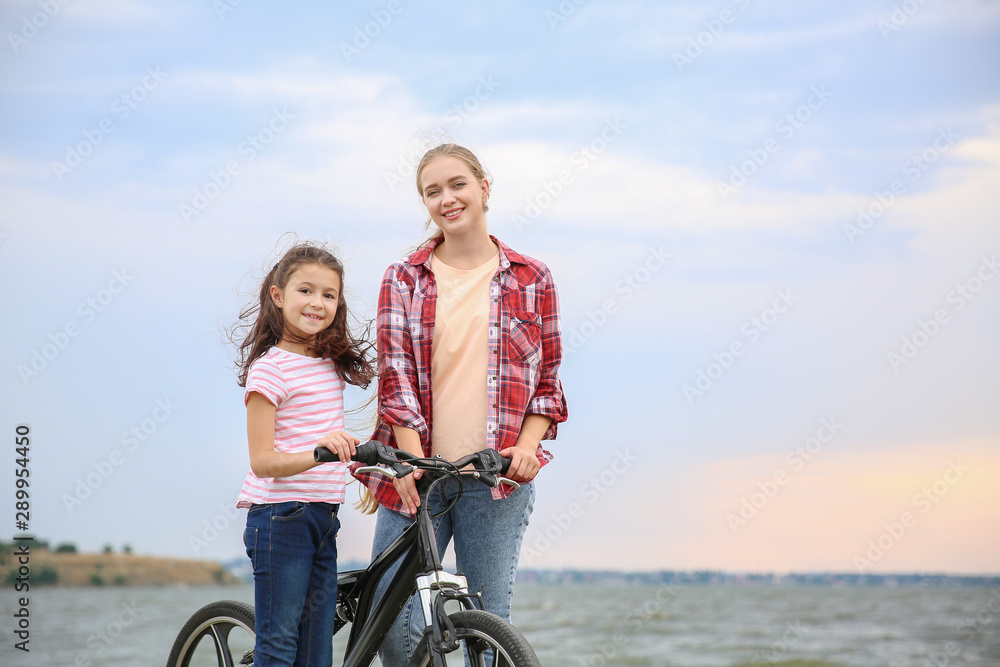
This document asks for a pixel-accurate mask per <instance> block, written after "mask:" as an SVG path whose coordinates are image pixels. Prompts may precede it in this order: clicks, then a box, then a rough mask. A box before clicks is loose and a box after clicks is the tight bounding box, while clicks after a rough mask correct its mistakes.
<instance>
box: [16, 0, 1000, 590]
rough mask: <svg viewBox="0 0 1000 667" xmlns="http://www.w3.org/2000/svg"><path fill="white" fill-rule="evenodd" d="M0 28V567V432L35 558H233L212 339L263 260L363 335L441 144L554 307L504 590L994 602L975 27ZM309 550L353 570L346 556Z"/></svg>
mask: <svg viewBox="0 0 1000 667" xmlns="http://www.w3.org/2000/svg"><path fill="white" fill-rule="evenodd" d="M0 27H2V33H3V41H4V43H3V44H2V45H0V100H2V109H3V111H2V113H3V120H4V122H3V123H2V125H0V201H2V202H3V204H2V206H0V277H2V280H3V284H4V285H5V286H6V289H4V290H3V291H2V296H0V299H2V301H0V303H2V312H3V313H4V314H3V326H2V327H0V349H3V351H4V352H3V363H2V365H0V402H2V405H3V408H2V411H0V414H2V419H0V431H2V433H4V434H5V435H4V438H5V439H6V441H7V442H8V449H7V451H8V455H7V456H6V457H4V458H3V459H2V460H0V488H2V489H4V491H3V496H4V499H3V501H2V505H0V506H2V508H3V510H4V511H3V514H4V516H5V517H6V518H5V521H6V522H7V523H6V525H7V527H6V528H5V529H4V531H3V533H4V536H5V539H9V538H10V537H12V536H14V535H19V534H22V532H23V531H22V530H21V528H19V527H18V524H17V523H16V521H17V520H23V517H16V516H15V511H16V507H15V502H18V501H17V499H16V489H17V487H16V479H17V477H16V475H17V470H18V469H20V468H21V467H23V466H22V464H21V463H19V462H18V459H20V458H22V456H21V454H18V453H17V452H16V447H15V446H14V444H15V438H16V437H17V435H18V433H20V432H25V431H26V432H27V433H28V437H29V439H30V446H29V451H28V452H27V453H28V455H29V456H28V458H29V461H27V462H26V463H27V468H28V469H29V470H30V478H29V479H30V487H29V491H30V496H29V498H28V499H27V500H26V501H24V500H22V501H21V502H27V503H29V504H28V505H27V506H24V507H27V511H28V513H29V515H30V516H29V518H28V521H27V523H28V531H30V532H31V533H33V534H35V535H37V536H39V537H40V538H43V539H46V540H49V541H50V542H51V543H53V544H54V545H55V544H61V543H65V542H69V543H73V544H75V545H77V547H78V548H79V549H80V550H83V551H98V550H100V549H102V548H103V547H104V546H105V545H111V546H112V547H113V548H114V549H115V550H119V549H121V548H123V547H124V546H125V545H128V546H129V547H131V548H132V550H133V551H134V552H135V553H141V554H156V555H165V556H177V557H187V558H208V559H219V560H230V559H235V558H239V557H240V556H241V555H242V554H243V546H242V529H243V525H244V516H245V514H244V512H243V511H242V510H240V511H237V510H236V509H235V501H236V497H237V494H238V492H239V489H240V485H241V483H242V480H243V478H244V476H245V474H246V471H247V469H248V455H247V445H246V440H245V409H244V406H243V402H242V390H241V389H240V388H239V387H238V386H237V382H236V375H235V371H234V361H235V356H236V354H235V348H234V346H233V344H232V343H231V342H230V340H229V339H228V336H227V331H228V330H230V328H231V327H232V326H233V325H234V324H235V323H236V321H237V318H238V314H239V311H240V308H241V305H243V304H245V303H247V300H248V299H249V298H252V295H253V292H254V291H255V290H256V289H257V281H259V280H260V279H261V277H262V269H263V268H264V267H269V266H270V265H271V264H273V263H274V261H275V260H276V256H277V255H278V254H279V253H280V251H281V249H283V248H285V247H287V246H288V244H289V243H291V242H292V240H293V239H295V238H297V239H302V240H316V241H323V242H326V243H329V244H331V245H332V246H334V247H335V248H336V249H337V252H338V253H339V255H340V256H341V257H342V258H343V260H344V262H345V264H346V266H347V273H346V281H345V282H346V284H345V287H346V294H345V298H346V302H347V303H348V304H349V307H350V308H351V309H352V312H353V313H354V314H355V315H357V316H358V318H359V320H362V321H363V320H365V319H370V318H371V317H372V316H373V314H374V308H375V305H376V297H377V290H378V284H379V280H380V277H381V275H382V272H383V271H384V270H385V268H386V267H387V266H388V265H389V264H390V263H392V262H394V261H396V260H398V259H399V258H401V257H402V256H404V255H405V254H406V253H407V252H408V251H409V250H410V249H412V248H413V247H415V246H416V245H417V244H418V243H419V242H420V241H421V240H422V239H423V238H425V237H426V234H427V232H426V231H425V230H424V227H423V223H424V220H425V219H426V211H425V210H423V208H422V205H421V202H420V199H419V198H418V196H417V193H416V190H415V185H414V180H413V169H414V165H415V163H416V161H417V160H418V159H419V156H420V155H421V154H422V153H423V151H424V150H426V149H427V148H429V147H430V146H432V145H434V144H435V143H437V142H440V141H442V140H450V141H454V142H456V143H460V144H463V145H466V146H468V147H469V148H471V149H472V150H473V151H474V152H476V154H477V155H478V156H479V157H480V158H481V160H482V162H483V163H484V165H485V167H486V168H487V170H488V171H489V173H490V175H491V179H492V181H491V182H492V193H491V200H490V211H489V213H488V224H489V227H490V230H491V233H493V234H495V235H496V236H497V237H498V238H500V239H501V240H503V241H504V242H506V243H507V244H508V245H510V246H511V247H513V248H515V249H516V250H518V251H520V252H523V253H526V254H528V255H531V256H533V257H537V258H539V259H541V260H542V261H544V262H545V263H546V264H547V265H548V266H549V267H550V269H551V270H552V273H553V276H554V278H555V281H556V283H557V285H558V287H559V293H560V298H561V311H562V326H563V334H564V343H565V355H564V360H563V364H562V368H561V371H560V375H561V378H562V381H563V384H564V388H565V392H566V396H567V400H568V405H569V419H568V421H567V422H565V423H564V424H562V425H561V426H560V428H559V434H558V438H557V439H556V440H555V441H552V442H549V443H546V447H547V448H548V449H549V450H550V451H551V452H552V453H553V454H554V455H555V459H554V461H553V462H552V463H551V464H550V465H549V466H547V467H546V468H545V469H543V470H542V471H541V473H540V474H539V477H538V479H537V500H536V504H535V509H534V513H533V515H532V518H531V524H530V526H529V527H528V531H527V533H526V534H525V538H524V545H523V549H522V558H521V564H522V567H532V568H618V569H625V570H659V569H721V570H726V571H733V572H765V571H766V572H779V573H780V572H809V571H818V570H833V571H838V572H857V573H862V574H863V573H885V572H946V573H954V574H984V573H985V574H996V573H998V572H1000V531H997V530H996V526H997V525H998V524H1000V350H998V347H997V345H996V342H997V340H998V333H1000V263H998V259H1000V43H998V41H997V39H996V36H997V34H998V30H1000V3H997V2H991V1H986V0H980V1H974V0H956V1H955V2H938V1H936V0H926V1H918V0H906V1H904V2H898V1H897V2H890V1H888V0H879V1H876V2H859V1H847V2H841V3H820V2H806V3H778V2H766V1H763V0H760V1H758V0H718V1H714V2H694V1H679V2H669V3H667V2H662V3H660V2H643V1H636V2H602V1H599V0H563V1H562V2H558V3H557V2H555V0H549V1H547V2H541V3H532V2H507V3H485V4H476V3H473V4H470V3H457V2H438V3H416V2H411V1H409V0H390V1H380V2H370V3H319V2H297V3H281V4H276V3H251V2H239V1H237V0H215V1H214V2H211V1H209V0H202V1H199V2H192V1H181V2H173V3H154V2H141V1H139V0H114V1H112V0H108V1H103V2H101V1H93V2H80V1H77V2H62V1H61V0H41V1H33V2H21V1H11V2H6V3H4V4H3V7H2V9H0ZM368 395H369V394H366V393H364V392H361V391H352V392H350V393H349V395H348V401H349V403H351V404H352V405H354V406H361V405H362V404H363V403H364V401H365V400H366V399H367V397H368ZM352 423H353V424H354V429H355V432H356V433H357V435H358V436H359V437H361V438H364V437H365V435H366V433H367V429H368V427H367V426H366V425H365V414H363V413H359V414H357V415H356V417H355V419H354V421H353V422H352ZM356 493H357V487H356V486H352V487H350V488H349V490H348V495H349V497H351V498H352V499H353V498H354V497H356ZM342 521H343V528H342V529H341V532H340V535H339V537H338V544H339V549H340V555H341V558H342V559H360V560H364V559H367V558H368V556H369V551H370V545H371V535H372V532H373V527H374V519H373V518H372V517H370V516H365V515H362V514H360V513H358V512H357V511H355V510H353V509H345V511H344V513H343V516H342Z"/></svg>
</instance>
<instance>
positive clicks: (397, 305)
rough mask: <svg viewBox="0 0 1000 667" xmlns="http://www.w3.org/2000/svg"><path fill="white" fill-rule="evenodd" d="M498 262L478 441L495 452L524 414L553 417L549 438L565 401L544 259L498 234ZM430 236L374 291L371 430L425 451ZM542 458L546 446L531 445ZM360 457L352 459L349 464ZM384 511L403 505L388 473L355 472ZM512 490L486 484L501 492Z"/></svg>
mask: <svg viewBox="0 0 1000 667" xmlns="http://www.w3.org/2000/svg"><path fill="white" fill-rule="evenodd" d="M490 238H491V239H493V242H494V243H496V244H497V245H498V246H499V247H500V266H499V268H498V269H497V273H496V275H494V276H493V280H492V282H491V283H490V321H489V327H488V330H489V334H488V335H489V367H488V369H487V376H486V392H487V412H486V424H485V425H484V426H485V429H486V443H487V446H488V447H490V448H492V449H495V450H497V451H502V450H504V449H507V448H508V447H513V446H514V443H515V442H516V441H517V436H518V434H519V433H520V431H521V424H522V422H523V421H524V417H525V415H529V414H539V415H544V416H546V417H550V418H551V419H552V424H551V425H550V426H549V428H548V430H547V431H546V432H545V435H544V436H543V438H542V439H543V440H551V439H554V438H555V437H556V432H557V426H556V425H557V424H558V423H560V422H563V421H566V399H565V397H564V396H563V390H562V384H561V383H560V382H559V374H558V372H559V363H560V361H561V360H562V335H561V333H560V328H559V295H558V293H557V292H556V286H555V283H554V282H553V281H552V274H551V273H549V269H548V267H546V266H545V265H544V264H543V263H542V262H539V261H538V260H535V259H532V258H530V257H525V256H524V255H521V254H519V253H517V252H514V251H513V250H511V249H510V248H508V247H507V246H506V245H504V244H503V243H502V242H500V241H498V240H497V239H495V238H493V237H490ZM436 245H437V242H436V241H432V242H431V243H428V244H427V245H425V246H423V247H421V248H419V249H418V250H416V251H414V252H413V253H412V254H410V256H409V257H407V258H406V259H405V260H403V261H402V262H397V263H396V264H393V265H392V266H390V267H389V268H388V269H387V270H386V272H385V275H384V276H383V278H382V288H381V290H380V292H379V298H378V319H377V330H378V371H379V382H378V398H379V416H380V418H381V419H380V423H379V425H378V426H377V427H376V429H375V432H374V433H373V434H372V440H378V441H379V442H382V443H383V444H386V445H388V446H390V447H395V446H396V442H395V437H394V436H393V433H392V425H393V424H398V425H399V426H405V427H408V428H411V429H413V430H414V431H416V432H417V433H418V434H419V435H420V442H421V444H422V445H423V449H424V456H428V457H429V456H431V441H432V437H431V434H432V433H433V414H432V410H431V405H432V403H431V397H432V394H431V390H432V388H431V343H432V342H433V340H434V314H435V306H436V303H437V283H436V282H435V280H434V274H433V273H432V272H431V253H432V252H433V250H434V247H435V246H436ZM537 456H538V462H539V463H540V464H541V465H543V466H544V465H545V464H547V463H548V462H549V461H551V460H552V454H550V453H549V452H548V451H546V450H545V449H543V448H542V446H541V445H539V446H538V452H537ZM359 466H360V464H356V465H355V466H354V469H357V468H358V467H359ZM355 477H357V478H358V479H359V480H360V481H361V482H362V483H364V484H365V485H366V486H367V487H368V489H369V490H370V491H371V492H372V493H374V494H375V496H376V497H377V498H378V499H379V502H381V503H382V504H383V505H385V506H386V507H388V508H389V509H393V510H396V511H397V512H400V511H402V504H401V503H400V500H399V495H398V494H397V493H396V489H395V488H394V487H393V485H392V481H391V480H390V479H388V478H387V477H383V476H381V475H371V474H355ZM511 490H512V489H511V488H510V487H508V486H506V485H503V486H501V487H499V488H498V489H494V490H493V497H494V498H495V499H499V498H506V497H507V496H508V495H510V493H511Z"/></svg>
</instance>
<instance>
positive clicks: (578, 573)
mask: <svg viewBox="0 0 1000 667" xmlns="http://www.w3.org/2000/svg"><path fill="white" fill-rule="evenodd" d="M517 582H518V583H523V584H620V585H674V586H698V585H702V586H706V585H707V586H712V585H715V586H834V587H841V586H859V587H862V586H868V587H883V588H913V587H919V588H957V587H996V588H1000V575H957V574H941V573H886V574H854V573H849V572H810V573H788V574H776V573H734V572H722V571H715V570H696V571H695V570H660V571H652V572H624V571H615V570H575V569H567V570H536V569H520V570H518V572H517Z"/></svg>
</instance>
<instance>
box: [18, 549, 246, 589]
mask: <svg viewBox="0 0 1000 667" xmlns="http://www.w3.org/2000/svg"><path fill="white" fill-rule="evenodd" d="M25 556H26V557H25ZM0 578H2V579H3V580H4V582H5V584H7V585H10V584H11V583H14V582H17V583H18V584H19V588H18V590H30V588H31V587H41V586H56V587H75V588H78V587H101V586H109V587H110V586H177V585H181V586H206V585H230V584H239V583H242V580H241V579H240V578H239V577H237V576H235V575H233V574H232V573H231V572H229V570H227V569H226V568H225V567H224V566H223V565H222V564H221V563H217V562H214V561H205V560H188V559H183V558H162V557H157V556H136V555H132V554H128V553H125V554H121V553H117V554H116V553H77V552H54V551H50V550H49V549H48V548H47V547H45V546H41V545H38V544H37V543H36V544H32V545H31V547H30V548H29V551H28V553H27V554H26V555H23V554H17V558H15V557H13V555H10V554H6V553H5V554H3V558H2V559H0Z"/></svg>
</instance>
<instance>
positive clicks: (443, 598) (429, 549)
mask: <svg viewBox="0 0 1000 667" xmlns="http://www.w3.org/2000/svg"><path fill="white" fill-rule="evenodd" d="M356 451H357V453H356V454H355V455H354V457H353V458H354V460H355V461H358V462H360V463H363V464H364V466H365V467H363V468H361V470H364V471H367V472H376V473H378V474H382V475H385V476H387V477H390V478H392V477H403V476H406V475H408V474H410V473H412V472H413V471H414V470H418V469H419V470H423V471H424V475H423V477H422V478H421V479H420V480H419V481H418V482H417V490H418V492H419V494H420V506H419V507H418V508H417V515H416V520H415V521H414V522H413V523H412V524H410V525H409V526H407V528H406V529H405V530H404V531H403V533H402V534H401V535H400V536H399V537H398V538H397V539H396V540H395V541H394V542H393V543H392V544H390V545H389V546H388V547H387V548H386V549H385V550H384V551H383V552H382V553H380V554H378V555H377V556H375V558H374V559H373V560H372V562H371V563H370V564H369V565H368V567H367V568H365V569H363V570H349V571H345V572H341V573H339V574H338V577H337V620H336V624H335V628H334V634H335V635H336V633H337V632H339V631H340V630H341V629H342V628H343V627H344V626H346V625H347V624H348V623H351V624H352V625H351V632H350V635H349V637H348V640H347V648H346V653H345V655H344V662H343V663H342V664H343V666H344V667H368V666H369V665H371V664H372V662H373V661H374V659H375V655H376V653H377V651H378V649H379V647H380V646H381V645H382V641H383V640H384V639H385V637H386V635H387V634H388V633H389V630H390V628H391V627H392V625H393V623H394V622H395V620H396V617H397V616H399V614H400V612H401V611H402V610H403V607H404V606H405V604H406V602H407V600H409V599H410V597H412V596H413V594H414V592H417V593H418V594H419V602H420V606H421V609H422V610H423V615H424V624H425V630H424V634H423V637H422V639H421V641H420V643H419V644H418V645H417V649H416V651H415V652H414V654H413V657H412V658H411V660H410V665H411V667H413V666H416V667H428V666H430V665H433V666H434V667H446V666H447V665H449V664H469V665H475V666H482V667H486V666H487V665H489V666H492V667H540V663H539V661H538V657H537V656H536V655H535V652H534V650H533V649H532V648H531V645H530V644H529V643H528V641H527V640H526V639H525V638H524V636H523V635H522V634H521V633H520V631H518V630H517V628H515V627H514V626H513V625H511V624H510V623H509V622H508V621H506V620H505V619H503V618H501V617H500V616H497V615H496V614H492V613H490V612H487V611H485V610H483V609H482V599H481V598H480V596H479V594H478V593H470V592H469V589H468V582H467V581H466V579H465V577H463V576H461V575H459V574H452V573H449V572H447V571H446V570H445V569H444V567H443V566H442V564H441V558H440V555H439V554H438V549H437V541H436V540H435V534H434V524H433V519H435V518H437V517H438V516H440V515H442V514H445V513H447V512H449V511H450V510H451V508H452V507H453V506H454V504H455V502H457V500H458V498H457V497H456V498H455V500H454V501H452V503H451V504H450V505H449V506H447V507H445V508H444V509H443V510H441V512H439V513H438V514H434V515H432V514H431V513H430V509H429V507H430V503H429V502H428V501H427V499H428V498H429V497H430V495H431V494H432V493H433V492H434V490H435V488H436V487H437V485H438V484H440V483H442V482H443V481H445V480H448V479H458V480H460V481H461V480H468V479H471V480H475V481H477V482H481V483H483V484H486V485H488V486H491V487H496V486H497V485H498V484H501V483H503V484H510V485H514V486H517V482H514V481H512V480H509V479H506V478H504V477H502V474H503V473H504V472H506V469H507V465H509V463H510V461H509V460H508V459H505V458H503V457H501V456H500V454H499V453H498V452H496V451H495V450H492V449H485V450H483V451H480V452H477V453H475V454H470V455H469V456H467V457H465V458H463V459H461V460H459V461H455V462H448V461H445V460H444V459H441V458H437V457H435V458H421V457H417V456H414V455H413V454H410V453H409V452H406V451H403V450H400V449H392V448H389V447H386V446H385V445H383V444H381V443H378V442H366V443H364V444H361V445H358V447H357V448H356ZM314 457H315V459H316V461H336V460H338V459H337V456H336V454H335V453H333V452H331V451H330V450H328V449H326V448H325V447H317V448H316V450H315V452H314ZM458 495H459V496H461V491H459V494H458ZM397 561H399V568H398V570H397V571H396V573H395V575H393V578H392V580H391V582H390V584H389V587H388V589H387V590H386V592H385V593H384V595H383V596H382V597H381V599H379V600H376V599H375V590H376V587H377V586H378V583H379V581H381V580H382V578H383V576H384V575H385V574H386V573H387V572H388V571H389V569H390V568H391V567H392V566H393V565H394V564H395V563H396V562H397ZM449 602H455V603H457V604H458V605H459V606H460V607H461V609H459V610H458V611H453V612H450V613H449V612H448V611H446V609H445V605H446V604H447V603H449ZM453 606H454V605H453ZM253 629H254V615H253V607H252V606H251V605H248V604H246V603H243V602H235V601H232V600H224V601H219V602H212V603H210V604H208V605H205V606H204V607H202V608H201V609H199V610H198V611H196V612H195V613H194V614H193V615H192V616H191V618H190V619H188V621H187V623H185V624H184V627H183V628H182V629H181V631H180V633H179V634H178V635H177V639H176V640H175V641H174V644H173V647H172V648H171V650H170V657H169V658H168V660H167V667H194V665H193V663H192V656H193V655H194V654H195V652H196V650H197V649H198V645H199V643H200V642H201V641H202V640H203V639H206V638H208V639H210V640H211V641H212V644H213V645H214V649H215V656H216V659H217V664H218V665H219V667H233V666H234V665H236V664H240V665H251V664H253V636H254V634H253ZM234 630H238V634H237V637H238V639H237V641H236V642H233V641H231V638H230V635H232V633H233V631H234ZM247 634H249V640H248V639H247V637H246V635H247ZM248 641H249V646H250V649H249V650H247V651H245V652H244V651H243V649H244V648H246V645H247V642H248ZM240 653H242V654H243V655H242V658H241V659H239V660H237V659H236V656H237V655H239V654H240ZM385 667H396V666H390V665H387V666H385Z"/></svg>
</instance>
